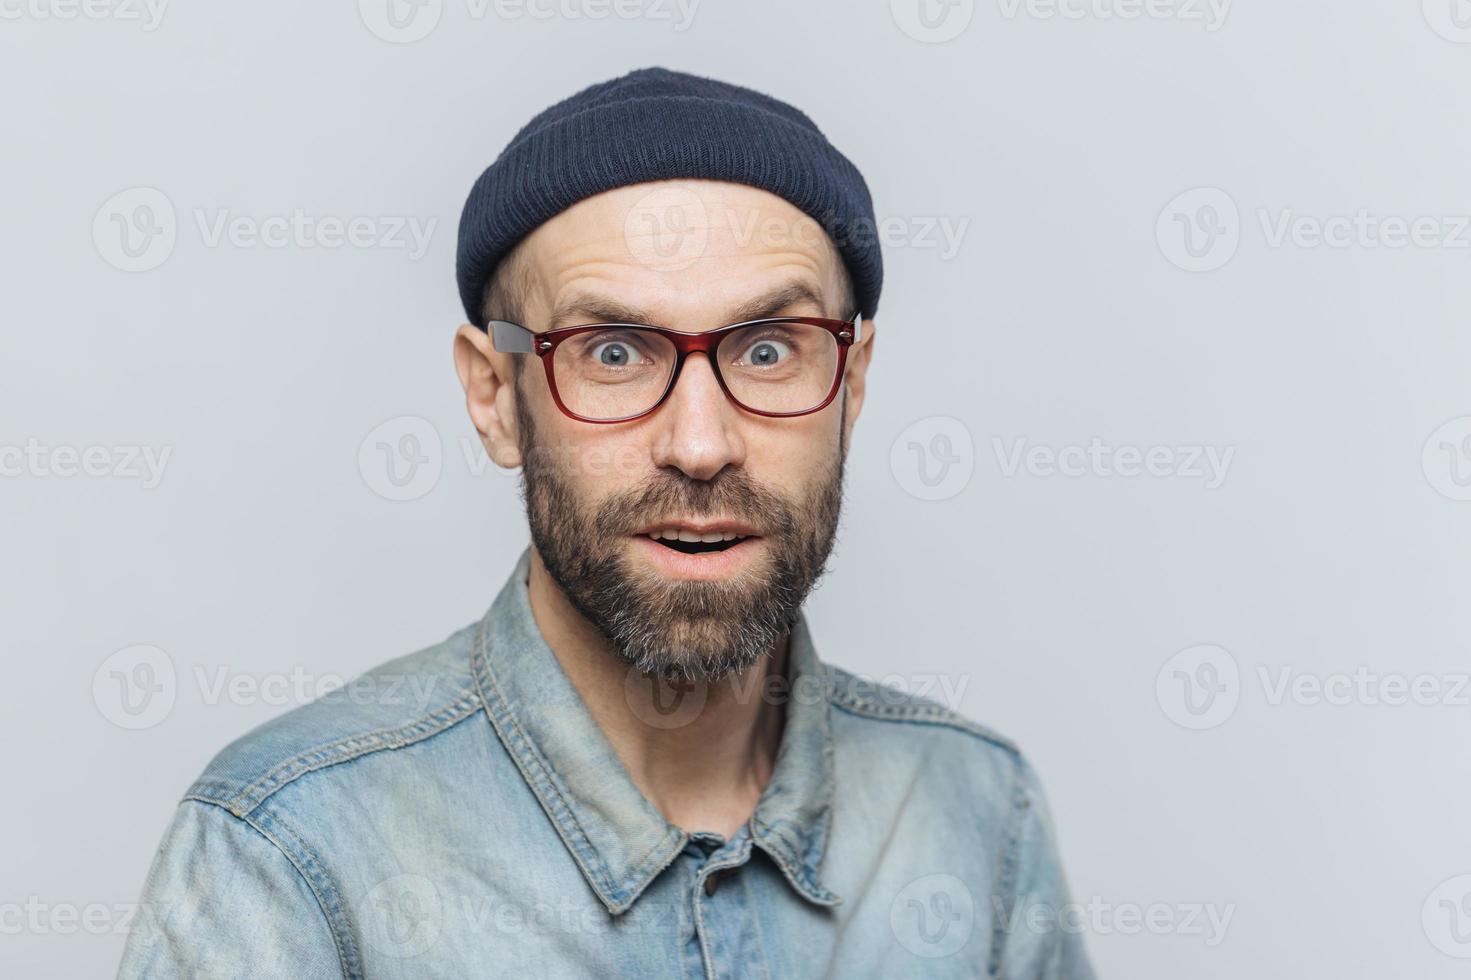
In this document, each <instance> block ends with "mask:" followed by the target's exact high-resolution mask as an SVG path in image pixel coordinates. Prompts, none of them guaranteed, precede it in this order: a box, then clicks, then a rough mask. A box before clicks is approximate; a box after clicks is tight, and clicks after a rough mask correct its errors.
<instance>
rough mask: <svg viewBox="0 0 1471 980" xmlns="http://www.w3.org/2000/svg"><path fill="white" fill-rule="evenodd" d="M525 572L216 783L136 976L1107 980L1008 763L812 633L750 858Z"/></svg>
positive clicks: (635, 678) (230, 753)
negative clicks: (565, 655)
mask: <svg viewBox="0 0 1471 980" xmlns="http://www.w3.org/2000/svg"><path fill="white" fill-rule="evenodd" d="M528 567H529V553H523V555H522V556H521V558H520V561H519V562H518V564H517V566H516V569H515V571H514V573H513V574H512V575H511V578H510V580H509V581H508V582H507V584H506V585H505V587H504V588H503V589H502V591H501V592H500V594H499V596H498V597H497V598H496V599H495V601H494V603H493V604H492V606H491V608H490V610H489V612H488V613H487V614H486V615H485V617H484V618H483V619H482V620H481V621H480V622H478V623H476V624H473V625H471V626H467V627H465V628H464V629H462V630H460V631H459V632H457V633H455V634H454V635H453V636H451V637H449V639H447V640H445V641H444V642H443V643H440V644H438V645H437V646H434V647H431V648H429V649H426V650H423V651H421V652H419V653H415V654H411V655H409V656H407V657H403V658H400V659H398V660H394V661H390V662H389V663H386V664H383V665H381V666H380V667H378V668H376V669H375V670H373V671H371V672H369V673H368V674H366V675H364V676H363V677H361V678H359V679H358V680H356V681H354V682H353V683H352V684H349V685H347V686H345V687H343V688H340V689H339V690H337V691H334V692H332V693H331V694H329V695H327V696H326V697H323V698H321V699H319V700H317V701H315V702H312V703H310V704H307V705H304V706H302V707H300V708H297V709H295V710H293V711H290V712H288V713H286V714H284V715H282V716H281V717H279V718H276V719H274V720H272V721H270V722H268V723H267V724H265V725H263V726H261V727H260V728H257V729H256V730H255V731H253V732H251V733H250V734H248V735H246V736H244V737H243V738H241V739H240V740H238V741H236V742H235V743H233V744H232V745H230V746H229V747H227V748H226V749H225V750H224V751H222V752H221V753H220V754H219V755H218V756H217V757H216V758H215V759H214V760H213V761H212V762H211V763H210V764H209V766H208V767H207V768H206V770H205V772H204V773H203V775H202V776H201V777H200V778H199V780H198V781H197V782H195V783H194V785H193V786H191V787H190V788H189V790H188V792H187V793H186V794H185V796H184V798H183V800H182V801H181V802H180V804H179V808H178V811H177V813H176V814H175V816H174V819H173V822H172V823H171V824H170V826H169V828H168V831H167V833H166V835H165V836H164V839H163V843H162V844H161V845H160V847H159V849H158V853H157V855H156V856H155V858H154V861H153V866H152V869H151V870H150V872H149V876H148V880H147V883H146V885H145V894H144V899H143V901H144V906H145V912H144V914H143V915H142V916H140V917H139V918H140V921H141V924H142V925H141V928H138V929H137V930H135V931H134V932H133V934H132V935H131V936H130V937H129V940H128V944H127V948H126V950H125V952H124V955H123V962H122V968H121V973H120V976H121V977H124V978H129V980H131V978H151V980H163V978H214V977H252V978H266V977H280V978H291V980H317V978H329V977H330V978H357V977H368V978H374V980H377V978H384V980H389V978H406V980H408V978H411V980H425V978H433V977H500V976H509V977H518V978H532V977H639V978H664V977H668V978H676V977H677V978H696V977H707V978H717V977H720V978H726V977H730V978H752V977H759V978H780V980H785V978H793V977H827V976H833V977H843V978H848V977H870V976H872V977H885V978H898V977H925V978H944V977H1006V978H1013V980H1024V978H1026V980H1030V978H1078V980H1086V978H1090V977H1092V975H1093V974H1092V971H1091V969H1090V968H1089V966H1088V962H1087V959H1086V957H1085V954H1084V951H1083V946H1082V941H1081V937H1080V935H1079V932H1078V929H1076V928H1069V927H1068V924H1069V922H1070V921H1073V920H1074V919H1076V917H1075V916H1073V917H1069V916H1068V915H1066V914H1065V907H1066V906H1067V903H1068V902H1069V899H1068V896H1067V887H1066V884H1065V881H1064V876H1063V873H1062V870H1061V866H1060V864H1059V860H1058V855H1057V851H1056V848H1055V845H1054V842H1053V835H1052V830H1051V826H1050V822H1049V817H1048V813H1047V808H1046V805H1045V802H1044V800H1043V797H1042V793H1041V789H1040V788H1039V785H1038V782H1037V779H1036V777H1035V775H1034V774H1033V772H1032V770H1031V769H1030V767H1029V766H1028V764H1027V763H1026V761H1025V760H1024V759H1023V758H1022V756H1021V755H1020V754H1019V753H1018V751H1017V749H1016V747H1015V746H1013V745H1012V744H1011V743H1009V742H1007V741H1006V740H1004V739H1002V738H1000V737H999V736H997V735H995V734H994V733H992V732H990V731H987V730H986V729H984V728H981V727H979V726H977V725H975V724H973V723H971V722H968V721H966V720H964V719H962V718H960V717H958V716H957V715H955V714H953V713H952V712H950V711H948V710H946V709H945V708H943V707H941V706H940V705H938V704H935V703H933V702H930V701H927V700H924V699H922V698H918V697H914V696H911V695H908V694H905V693H902V692H899V691H897V690H895V689H893V688H888V687H882V686H879V685H876V684H872V683H868V682H865V681H861V680H859V679H858V678H856V677H854V676H852V675H850V674H847V673H845V672H844V671H841V670H838V669H836V668H833V667H829V666H825V665H823V664H822V663H821V662H820V661H819V660H818V657H817V654H816V652H815V650H814V649H813V645H812V640H811V637H810V636H809V633H808V630H807V625H806V622H805V619H803V620H799V621H798V623H797V624H796V626H795V627H794V628H793V630H792V633H791V637H790V640H789V646H788V651H789V656H788V664H789V668H788V673H787V676H786V681H787V683H786V684H785V685H783V687H782V689H781V691H780V692H777V694H780V695H781V696H783V697H784V700H785V704H786V723H785V728H784V730H783V733H782V739H781V744H780V748H779V749H778V752H777V759H776V764H775V768H774V771H773V774H772V778H771V780H770V783H769V785H768V786H767V788H766V790H765V792H764V794H763V795H762V797H761V799H760V801H759V803H758V804H757V806H756V809H755V811H754V813H753V814H752V816H751V818H750V819H749V820H748V821H747V822H746V823H745V825H743V826H742V827H741V829H740V830H739V831H738V832H736V833H735V834H734V835H733V836H732V837H730V838H729V839H725V838H723V837H721V836H720V835H717V834H712V833H695V834H691V833H687V832H685V831H684V830H681V829H680V828H678V827H675V826H673V825H671V824H670V823H669V822H668V821H667V820H665V819H664V817H663V816H661V815H660V813H659V811H658V810H657V809H655V807H654V806H653V805H652V804H650V803H649V802H648V800H646V799H645V798H644V797H643V796H642V795H641V794H640V793H639V791H638V789H636V788H635V786H634V784H633V782H632V781H631V779H630V778H629V776H628V773H627V770H626V769H625V768H624V767H623V765H622V763H621V762H620V761H619V759H618V758H617V756H616V755H615V754H614V752H613V749H612V748H611V746H610V745H609V743H608V741H607V740H606V738H605V737H604V736H603V734H602V732H601V731H600V730H599V728H598V727H597V724H596V723H595V722H594V720H593V718H592V716H591V715H590V714H589V713H588V711H587V709H586V708H585V706H584V705H583V703H582V701H581V699H580V698H579V697H578V695H577V693H576V691H575V689H574V688H573V687H572V684H571V682H570V681H569V680H568V678H567V677H566V675H565V674H564V673H563V672H562V670H561V667H560V665H559V663H558V661H557V659H556V657H555V655H554V654H553V653H552V652H551V650H550V648H549V647H548V646H547V645H546V643H545V641H544V640H543V639H542V636H541V634H540V632H539V630H538V628H537V626H536V623H535V620H534V619H533V617H532V613H531V606H530V602H529V599H528V594H527V585H526V576H527V570H528ZM637 682H648V681H647V679H644V678H642V677H641V676H640V675H637V674H630V683H637ZM682 696H683V695H681V694H679V693H678V692H673V693H672V694H671V696H670V697H669V698H668V699H666V700H665V701H664V702H663V703H662V707H661V708H660V712H661V716H660V717H655V718H650V719H646V720H648V721H649V722H650V723H651V724H663V725H670V726H673V725H677V724H678V723H679V719H680V717H681V712H687V711H688V709H689V707H690V706H688V705H684V704H681V703H680V701H679V700H678V698H679V697H682ZM765 696H776V695H773V694H772V693H771V692H770V691H768V692H767V694H766V695H765ZM691 697H693V695H691ZM696 710H697V706H696ZM684 717H688V715H687V714H686V715H685V716H684Z"/></svg>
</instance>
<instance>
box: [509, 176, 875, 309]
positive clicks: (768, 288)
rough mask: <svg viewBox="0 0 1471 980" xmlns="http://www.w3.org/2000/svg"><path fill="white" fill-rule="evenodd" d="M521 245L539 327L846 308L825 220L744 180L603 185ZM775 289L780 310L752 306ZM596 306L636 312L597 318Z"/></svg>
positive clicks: (529, 302) (529, 301)
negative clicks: (780, 299)
mask: <svg viewBox="0 0 1471 980" xmlns="http://www.w3.org/2000/svg"><path fill="white" fill-rule="evenodd" d="M518 252H519V253H520V254H519V255H518V261H519V262H521V263H522V270H523V272H524V275H525V281H526V295H525V296H524V297H523V308H524V311H525V313H526V315H527V318H528V320H531V321H532V322H531V323H529V324H528V325H529V326H531V327H532V328H533V329H538V330H539V329H547V328H551V327H557V326H567V325H569V324H570V323H574V322H588V321H589V320H597V319H633V320H638V321H640V322H647V323H655V324H658V325H661V326H669V327H674V328H677V329H685V330H701V329H711V328H713V327H717V326H722V325H724V324H726V323H730V322H733V320H737V319H746V318H748V317H749V316H752V315H774V314H776V313H792V314H797V313H805V314H808V315H829V316H846V315H847V314H848V313H849V312H850V311H848V310H846V309H843V308H842V307H843V306H844V305H845V303H846V297H845V296H844V295H843V293H844V292H845V289H844V286H843V283H844V282H845V277H844V275H843V267H842V259H841V258H840V256H839V255H838V252H837V250H836V248H835V247H834V246H833V243H832V240H831V239H830V238H829V237H828V235H827V234H826V232H825V231H824V230H823V228H822V226H821V225H819V224H818V223H817V222H816V221H814V220H813V219H812V218H810V217H808V216H807V215H806V214H804V213H803V212H802V211H801V210H799V209H798V208H796V207H794V206H793V205H792V204H790V203H788V202H787V201H785V200H783V199H782V198H780V197H777V196H776V195H774V194H770V193H768V192H766V191H763V190H759V189H757V188H754V187H747V186H745V185H743V184H732V183H726V182H723V181H705V180H680V181H659V182H655V183H645V184H635V185H631V186H628V187H620V188H616V189H614V190H611V191H606V192H604V193H602V194H598V195H596V196H594V197H590V198H587V199H585V200H583V201H580V202H578V203H577V204H575V205H573V206H572V207H570V208H568V209H567V210H566V211H563V212H562V213H561V214H558V215H557V216H556V217H554V218H552V219H551V220H549V221H547V222H546V223H544V224H543V225H541V226H540V227H539V228H537V229H536V230H535V231H534V232H532V233H531V235H529V236H528V237H527V238H526V239H525V241H524V242H523V243H522V245H521V246H520V248H519V249H518ZM804 293H805V294H807V295H810V296H811V297H812V299H804V298H803V294H804ZM779 295H781V296H785V297H786V302H785V303H784V304H782V305H783V308H782V309H773V310H769V311H768V310H762V311H759V312H757V313H753V312H752V310H753V307H752V304H753V303H754V302H756V301H757V300H759V299H761V298H762V297H775V296H779ZM598 310H622V311H625V312H626V313H628V314H630V315H628V316H626V317H625V316H606V315H603V314H598V315H592V314H594V313H595V312H596V311H598ZM635 313H637V314H639V315H637V316H634V315H632V314H635ZM736 314H742V315H736Z"/></svg>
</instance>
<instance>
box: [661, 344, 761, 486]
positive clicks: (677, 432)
mask: <svg viewBox="0 0 1471 980" xmlns="http://www.w3.org/2000/svg"><path fill="white" fill-rule="evenodd" d="M739 412H740V409H738V408H736V407H735V406H734V405H732V404H731V403H730V401H729V400H728V399H727V398H726V397H725V392H724V391H723V390H722V389H721V387H720V381H719V380H718V379H717V378H716V377H715V371H714V369H713V368H711V367H710V361H709V360H708V359H707V358H706V357H705V355H704V354H691V355H690V356H689V358H688V359H687V360H686V361H685V362H684V368H683V369H682V370H681V371H680V375H679V379H678V380H677V381H676V382H675V384H674V390H673V391H671V392H670V393H669V400H668V401H666V402H665V403H664V404H663V405H662V406H660V408H659V411H657V412H655V413H654V416H653V420H654V423H655V424H656V425H657V426H658V427H659V429H658V431H657V432H656V433H655V445H654V462H655V464H656V465H658V466H660V467H665V466H671V467H674V468H675V469H677V470H679V471H680V472H682V473H684V474H685V475H686V476H688V477H690V478H691V479H694V480H711V479H714V477H715V475H716V474H717V473H719V472H720V471H721V470H723V469H725V467H727V466H740V465H742V464H743V463H745V461H746V445H745V441H744V440H743V439H742V438H741V434H740V431H739V429H738V423H739V418H738V415H739Z"/></svg>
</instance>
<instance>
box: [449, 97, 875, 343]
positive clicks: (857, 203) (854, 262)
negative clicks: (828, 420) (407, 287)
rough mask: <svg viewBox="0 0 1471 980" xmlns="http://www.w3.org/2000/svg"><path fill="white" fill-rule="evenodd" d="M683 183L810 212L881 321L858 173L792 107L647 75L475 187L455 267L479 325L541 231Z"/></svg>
mask: <svg viewBox="0 0 1471 980" xmlns="http://www.w3.org/2000/svg"><path fill="white" fill-rule="evenodd" d="M680 177H684V178H704V179H708V180H728V181H732V182H734V183H739V184H749V185H750V186H752V187H759V188H761V189H762V190H766V191H770V192H771V193H773V194H775V195H777V196H778V197H782V198H785V199H786V200H787V201H789V202H790V203H791V204H792V205H793V206H795V207H797V208H798V209H800V210H802V211H804V212H805V213H806V214H807V215H808V216H810V217H811V218H812V219H813V220H815V221H816V222H817V223H818V224H820V225H821V226H822V227H823V229H824V230H825V231H826V232H827V234H828V236H829V237H830V238H831V239H832V241H833V244H834V245H835V246H837V249H838V252H839V254H841V255H842V257H843V262H844V264H845V265H846V266H847V268H848V274H849V277H850V278H851V279H852V281H853V288H854V291H855V292H856V293H857V296H858V305H859V309H860V311H861V312H862V314H863V316H864V317H872V316H873V314H874V312H875V310H877V308H878V300H879V289H880V287H881V286H882V285H883V278H884V269H883V258H882V256H881V255H880V254H879V243H878V234H877V227H876V224H875V222H874V216H873V201H872V200H871V199H870V197H869V195H868V185H866V184H865V183H864V182H863V176H862V175H861V174H859V172H858V169H857V168H856V167H854V166H853V164H851V163H850V162H848V159H847V158H846V157H844V156H843V155H842V154H841V153H839V152H838V151H837V150H836V149H834V148H833V145H832V144H831V143H829V142H828V141H827V138H826V137H824V136H823V135H822V133H821V132H820V131H819V130H818V128H817V127H816V126H815V125H814V124H813V122H812V120H811V119H808V118H807V117H806V116H805V115H804V114H803V113H801V112H799V111H798V110H797V109H794V108H793V107H791V106H789V105H787V104H786V103H785V102H780V101H778V100H776V99H773V98H771V97H770V96H768V95H762V94H761V93H760V92H755V91H752V90H751V89H748V88H742V87H740V86H738V85H729V84H727V83H725V82H718V81H715V80H714V79H710V78H701V77H699V76H697V75H687V74H685V73H684V72H677V71H669V70H667V69H664V68H642V69H639V70H638V71H634V72H629V73H628V74H627V75H624V76H623V77H621V78H615V79H613V80H612V81H608V82H601V83H599V84H597V85H593V86H590V87H588V88H585V89H583V90H582V91H581V92H578V93H577V94H576V95H574V96H572V97H571V98H568V99H564V100H562V101H561V102H558V103H557V104H556V105H554V106H552V107H551V108H550V109H547V110H546V111H544V112H542V113H541V114H540V115H538V116H537V117H536V118H535V119H533V120H531V122H529V123H527V124H526V125H525V126H524V127H523V128H522V129H521V131H520V132H519V133H517V134H516V138H515V139H513V140H511V142H510V145H508V146H507V147H506V148H505V149H504V150H502V151H501V155H500V156H498V157H497V158H496V160H495V162H494V163H492V164H491V165H490V166H489V167H487V168H486V169H485V172H484V173H483V174H481V175H480V179H479V180H477V181H475V186H474V187H473V188H471V190H470V196H469V198H467V199H466V201H465V209H464V211H463V212H462V213H461V215H460V232H459V248H458V255H457V257H456V260H455V278H456V279H457V280H458V281H459V287H460V300H461V302H462V303H464V305H465V313H466V315H467V316H468V317H469V318H470V322H471V323H473V324H475V325H476V326H480V327H483V326H484V325H485V322H484V317H483V315H482V311H481V302H482V298H483V292H484V288H485V283H486V281H487V280H488V279H489V278H490V275H491V273H492V272H494V271H495V267H496V264H497V263H498V262H500V260H501V259H502V258H504V257H505V255H506V253H507V252H509V251H510V250H511V249H512V248H513V247H514V246H515V245H516V243H517V242H519V241H520V240H521V239H522V238H524V237H525V236H526V235H528V234H529V233H530V232H531V231H533V230H534V229H535V228H536V227H537V226H538V225H540V224H542V223H543V222H545V221H547V220H548V219H549V218H552V217H554V216H555V215H557V214H559V213H561V212H562V211H564V210H566V209H567V208H569V207H571V206H572V205H573V204H576V203H577V202H578V201H581V200H582V199H584V198H587V197H591V196H593V195H594V194H599V193H602V192H603V191H606V190H611V189H613V188H615V187H624V186H627V185H629V184H638V183H643V182H644V181H650V180H667V179H672V178H680ZM845 315H846V314H845Z"/></svg>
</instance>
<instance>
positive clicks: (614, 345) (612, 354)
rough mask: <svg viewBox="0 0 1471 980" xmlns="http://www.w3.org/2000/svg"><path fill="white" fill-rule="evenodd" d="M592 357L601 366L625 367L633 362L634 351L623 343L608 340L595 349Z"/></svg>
mask: <svg viewBox="0 0 1471 980" xmlns="http://www.w3.org/2000/svg"><path fill="white" fill-rule="evenodd" d="M592 356H593V357H594V359H596V360H597V362H598V363H599V364H603V365H606V366H608V367H624V366H626V365H627V364H628V363H629V362H631V361H632V360H633V351H632V350H630V349H629V347H628V345H627V344H625V343H622V342H621V341H617V340H608V341H604V342H603V343H601V344H598V345H597V346H596V347H594V348H593V349H592Z"/></svg>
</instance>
